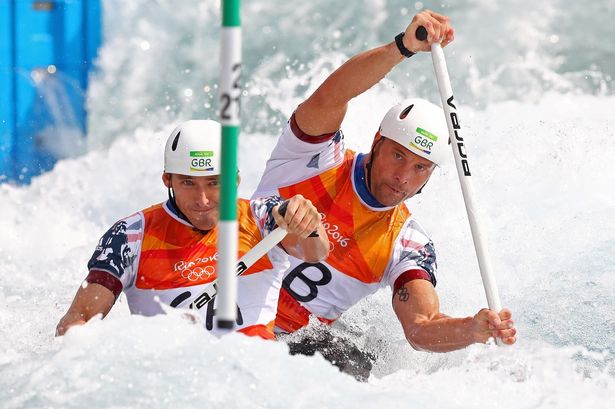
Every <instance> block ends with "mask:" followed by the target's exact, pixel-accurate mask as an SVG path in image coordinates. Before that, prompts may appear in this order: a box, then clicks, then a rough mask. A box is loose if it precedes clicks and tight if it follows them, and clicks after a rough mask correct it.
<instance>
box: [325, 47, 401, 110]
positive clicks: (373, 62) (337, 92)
mask: <svg viewBox="0 0 615 409" xmlns="http://www.w3.org/2000/svg"><path fill="white" fill-rule="evenodd" d="M403 60H404V57H403V56H402V55H401V54H400V52H399V50H398V49H397V46H396V45H395V43H394V42H391V43H389V44H386V45H383V46H380V47H377V48H374V49H371V50H368V51H364V52H362V53H360V54H357V55H355V56H354V57H352V58H351V59H350V60H348V61H346V62H345V63H344V64H343V65H342V66H341V67H339V68H338V69H337V70H335V72H333V74H331V75H330V76H329V77H328V78H327V79H326V80H325V82H323V83H322V85H321V86H320V87H319V88H318V89H317V90H316V92H315V93H314V96H315V97H317V98H319V101H321V103H322V104H324V105H329V106H342V105H346V104H347V103H348V102H349V101H350V100H351V99H352V98H354V97H356V96H358V95H360V94H362V93H363V92H365V91H367V90H368V89H370V88H371V87H373V86H374V85H376V84H377V83H378V82H380V80H382V79H383V78H384V77H385V75H387V74H388V73H389V72H390V71H391V70H392V69H393V67H395V66H396V65H397V64H399V63H400V62H402V61H403Z"/></svg>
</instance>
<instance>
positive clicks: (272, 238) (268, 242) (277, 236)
mask: <svg viewBox="0 0 615 409" xmlns="http://www.w3.org/2000/svg"><path fill="white" fill-rule="evenodd" d="M287 208H288V200H287V201H285V202H283V203H282V204H281V205H280V207H279V209H278V213H280V215H281V216H282V217H284V215H285V214H286V209H287ZM286 234H287V231H286V229H283V228H282V227H278V228H276V229H274V230H273V231H272V232H271V233H269V234H268V235H267V236H265V238H263V239H262V240H261V241H259V242H258V244H257V245H256V246H254V247H253V248H252V249H250V251H248V252H247V253H246V254H244V255H243V257H242V258H241V259H239V261H237V269H236V275H237V276H240V275H242V274H243V273H245V272H246V270H248V269H249V268H250V267H252V265H253V264H254V263H256V262H257V261H258V260H259V259H260V258H261V257H263V256H264V255H265V254H267V253H268V252H269V250H271V249H272V248H274V247H275V246H276V245H277V244H278V243H279V242H281V241H282V240H283V239H284V237H286ZM309 237H318V233H317V232H315V231H314V232H312V234H310V236H309ZM217 281H218V280H217V279H216V280H214V281H212V282H211V283H209V285H207V287H206V288H205V290H203V292H202V293H201V294H200V295H199V296H197V297H196V298H195V299H194V301H193V302H191V303H190V305H189V306H188V307H189V308H190V309H197V310H200V309H201V308H203V307H204V306H206V305H207V303H208V302H210V301H212V300H213V299H214V298H215V297H216V294H217V293H218V288H217ZM190 295H191V294H190V292H189V291H186V292H184V293H182V294H180V295H179V296H177V297H176V298H175V300H173V302H171V306H172V307H180V304H181V303H182V302H184V301H185V300H186V299H187V298H189V297H190Z"/></svg>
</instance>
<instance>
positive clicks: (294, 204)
mask: <svg viewBox="0 0 615 409" xmlns="http://www.w3.org/2000/svg"><path fill="white" fill-rule="evenodd" d="M278 209H279V206H276V207H275V208H274V209H273V217H274V219H275V221H276V223H277V224H278V226H280V227H283V228H285V229H286V230H287V231H288V234H287V235H286V237H285V238H284V239H283V240H282V243H281V244H282V247H284V250H286V252H287V253H288V254H290V255H291V256H293V257H296V258H298V259H301V260H303V261H307V262H308V263H316V262H319V261H321V260H323V259H325V258H326V257H327V256H328V255H329V239H328V237H327V232H326V231H325V229H324V227H323V226H322V223H321V216H320V213H318V210H317V209H316V207H315V206H314V205H313V204H312V202H311V201H309V200H308V199H306V198H304V197H303V196H301V195H296V196H293V197H291V198H290V199H289V200H288V207H287V209H286V214H285V216H284V217H282V216H281V215H280V214H279V213H278ZM312 232H316V233H317V234H318V235H317V236H316V235H311V234H312Z"/></svg>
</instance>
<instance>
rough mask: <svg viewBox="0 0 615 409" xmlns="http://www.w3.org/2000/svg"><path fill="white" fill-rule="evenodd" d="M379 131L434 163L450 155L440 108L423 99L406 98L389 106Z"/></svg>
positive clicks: (444, 160) (446, 132)
mask: <svg viewBox="0 0 615 409" xmlns="http://www.w3.org/2000/svg"><path fill="white" fill-rule="evenodd" d="M379 133H380V135H382V136H384V137H385V138H388V139H391V140H393V141H395V142H397V143H398V144H400V145H402V146H403V147H404V148H406V149H408V150H409V151H410V152H412V153H415V154H417V155H419V156H420V157H423V158H425V159H427V160H429V161H431V162H433V163H435V164H436V165H438V166H442V165H443V164H444V163H445V162H446V159H447V158H448V157H449V156H450V155H451V152H450V148H449V147H448V139H449V138H448V126H447V125H446V120H445V118H444V111H443V110H442V108H440V107H438V106H437V105H434V104H432V103H431V102H429V101H425V100H424V99H418V98H414V99H408V100H406V101H404V102H402V103H400V104H397V105H395V106H394V107H393V108H391V109H389V112H387V113H386V115H385V116H384V119H383V120H382V123H381V124H380V132H379Z"/></svg>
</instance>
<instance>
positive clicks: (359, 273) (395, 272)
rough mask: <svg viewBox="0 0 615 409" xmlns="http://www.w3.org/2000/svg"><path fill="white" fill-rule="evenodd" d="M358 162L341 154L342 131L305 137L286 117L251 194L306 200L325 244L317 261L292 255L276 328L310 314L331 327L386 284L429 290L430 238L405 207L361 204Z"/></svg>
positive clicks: (291, 326) (288, 327)
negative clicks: (423, 284) (422, 285)
mask: <svg viewBox="0 0 615 409" xmlns="http://www.w3.org/2000/svg"><path fill="white" fill-rule="evenodd" d="M361 160H362V156H361V155H356V154H355V153H354V152H352V151H350V150H346V149H345V147H344V139H343V134H342V132H341V131H338V132H337V133H335V134H333V135H330V136H326V135H325V136H322V137H311V136H307V135H304V134H303V133H302V132H301V131H300V130H299V129H298V127H297V126H296V124H295V123H294V118H291V121H290V122H289V124H288V126H287V127H286V128H285V129H284V131H283V133H282V135H281V136H280V139H279V141H278V144H277V145H276V147H275V148H274V150H273V153H272V155H271V158H270V159H269V161H268V162H267V167H266V169H265V172H264V174H263V177H262V179H261V182H260V184H259V187H258V189H257V192H256V193H255V196H262V195H269V194H276V195H280V196H282V197H291V196H293V195H295V194H301V195H303V196H305V197H306V198H308V199H310V200H311V201H312V203H313V204H314V205H315V206H316V208H317V209H318V210H319V211H320V212H321V214H322V216H323V224H324V227H325V229H326V231H327V234H328V237H329V241H330V243H331V252H330V254H329V257H328V258H327V259H326V260H324V261H322V262H320V263H316V264H310V263H305V262H303V261H301V260H298V259H295V258H293V257H290V263H291V265H290V268H289V269H288V270H286V272H285V273H284V280H283V284H282V291H281V294H280V301H279V304H278V315H277V318H276V327H278V329H279V330H280V331H283V332H292V331H295V330H297V329H299V328H301V327H302V326H304V325H306V324H307V323H308V319H309V316H310V314H313V315H315V316H317V317H318V318H319V319H320V320H321V321H324V322H332V321H334V320H336V319H337V318H339V316H340V315H341V314H342V313H343V312H344V311H346V310H347V309H349V308H350V307H351V306H353V305H354V304H356V303H357V302H358V301H359V300H361V299H362V298H364V297H366V296H367V295H369V294H372V293H374V292H376V291H377V290H378V289H379V288H381V287H382V286H385V285H390V286H391V287H392V288H394V289H395V288H397V287H399V286H401V285H403V284H405V283H406V282H407V281H409V280H412V279H416V278H421V279H427V280H430V281H431V282H432V283H434V285H435V272H436V258H435V251H434V248H433V244H432V242H431V240H430V239H429V237H427V235H426V234H425V233H424V231H423V230H422V229H421V228H420V226H419V225H418V223H417V222H416V221H415V220H414V219H413V218H412V217H411V215H410V211H409V210H408V208H407V207H406V206H405V205H399V206H394V207H373V206H370V205H369V204H368V203H367V201H366V200H364V199H363V197H362V195H361V194H360V193H359V192H360V191H361V190H360V189H358V184H359V183H362V181H358V180H355V179H356V175H357V174H358V172H356V170H357V169H358V168H357V167H361V166H362V163H361ZM359 170H361V169H359ZM363 190H364V191H366V190H365V189H363Z"/></svg>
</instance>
